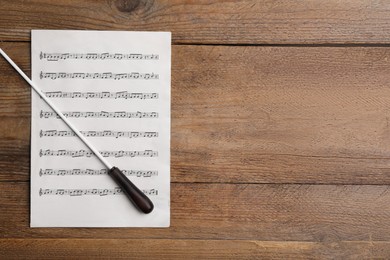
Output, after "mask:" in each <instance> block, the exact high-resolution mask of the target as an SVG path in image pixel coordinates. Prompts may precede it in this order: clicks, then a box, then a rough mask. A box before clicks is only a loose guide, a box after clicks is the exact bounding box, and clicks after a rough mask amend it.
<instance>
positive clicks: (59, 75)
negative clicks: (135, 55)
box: [39, 71, 159, 80]
mask: <svg viewBox="0 0 390 260" xmlns="http://www.w3.org/2000/svg"><path fill="white" fill-rule="evenodd" d="M39 77H40V79H52V80H55V79H114V80H121V79H158V78H159V75H158V74H155V73H153V72H151V73H139V72H130V73H112V72H103V73H85V72H73V73H66V72H43V71H41V73H40V74H39Z"/></svg>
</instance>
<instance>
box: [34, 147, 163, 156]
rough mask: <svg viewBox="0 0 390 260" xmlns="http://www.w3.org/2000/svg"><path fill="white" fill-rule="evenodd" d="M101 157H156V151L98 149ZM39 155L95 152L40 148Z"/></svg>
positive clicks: (90, 153) (90, 152)
mask: <svg viewBox="0 0 390 260" xmlns="http://www.w3.org/2000/svg"><path fill="white" fill-rule="evenodd" d="M100 153H101V154H102V156H103V157H115V158H119V157H131V158H133V157H157V156H158V152H157V151H153V150H144V151H100ZM39 156H40V157H43V156H70V157H73V158H75V157H91V156H95V154H94V153H93V152H92V151H90V150H50V149H46V150H43V149H40V150H39Z"/></svg>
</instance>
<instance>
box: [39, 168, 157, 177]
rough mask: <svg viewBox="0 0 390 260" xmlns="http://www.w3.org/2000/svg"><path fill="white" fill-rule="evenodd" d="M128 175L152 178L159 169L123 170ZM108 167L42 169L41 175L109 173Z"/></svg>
mask: <svg viewBox="0 0 390 260" xmlns="http://www.w3.org/2000/svg"><path fill="white" fill-rule="evenodd" d="M122 172H123V174H124V175H126V176H134V177H144V178H150V177H153V176H158V171H141V170H122ZM107 174H108V170H107V169H99V170H96V169H40V170H39V176H45V175H47V176H68V175H71V176H75V175H76V176H77V175H107Z"/></svg>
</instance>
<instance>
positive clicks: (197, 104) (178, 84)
mask: <svg viewBox="0 0 390 260" xmlns="http://www.w3.org/2000/svg"><path fill="white" fill-rule="evenodd" d="M0 47H1V48H4V49H5V50H6V51H7V52H9V54H10V56H11V57H12V58H15V60H16V62H17V63H18V64H20V65H21V67H22V68H23V69H24V70H26V71H28V72H29V68H30V65H29V63H30V59H29V48H28V44H27V43H2V44H0ZM389 57H390V49H388V48H381V47H377V48H372V47H356V48H344V47H337V48H336V47H332V48H325V47H311V48H299V47H234V46H218V47H217V46H174V47H173V65H172V150H171V154H172V156H171V157H172V164H171V168H172V181H173V182H213V183H220V182H223V183H316V184H390V126H389V115H390V88H389V87H388V84H389V82H390V59H389ZM0 78H1V79H2V80H1V82H0V100H1V102H0V119H1V120H2V122H4V123H3V124H1V125H0V155H1V156H0V169H1V170H0V180H4V181H15V180H20V181H27V180H29V172H28V169H29V160H28V157H29V156H28V155H29V142H30V141H29V138H30V133H29V131H30V128H29V117H30V89H29V87H28V86H27V84H26V83H24V82H23V80H22V79H21V78H20V77H19V76H18V75H17V74H16V72H14V71H13V70H12V68H11V67H10V66H9V65H7V64H6V63H5V61H4V60H0Z"/></svg>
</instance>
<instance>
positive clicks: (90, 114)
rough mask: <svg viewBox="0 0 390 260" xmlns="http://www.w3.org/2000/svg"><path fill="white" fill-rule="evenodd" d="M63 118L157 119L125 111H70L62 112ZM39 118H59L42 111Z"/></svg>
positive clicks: (54, 113) (144, 114)
mask: <svg viewBox="0 0 390 260" xmlns="http://www.w3.org/2000/svg"><path fill="white" fill-rule="evenodd" d="M62 114H64V116H65V117H75V118H80V117H84V118H158V113H157V112H140V111H137V112H125V111H116V112H107V111H100V112H79V111H71V112H62ZM39 115H40V117H41V118H53V117H56V118H60V117H59V116H58V115H57V113H56V112H54V111H43V110H41V112H40V114H39Z"/></svg>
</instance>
